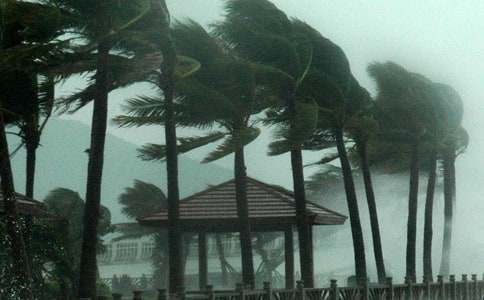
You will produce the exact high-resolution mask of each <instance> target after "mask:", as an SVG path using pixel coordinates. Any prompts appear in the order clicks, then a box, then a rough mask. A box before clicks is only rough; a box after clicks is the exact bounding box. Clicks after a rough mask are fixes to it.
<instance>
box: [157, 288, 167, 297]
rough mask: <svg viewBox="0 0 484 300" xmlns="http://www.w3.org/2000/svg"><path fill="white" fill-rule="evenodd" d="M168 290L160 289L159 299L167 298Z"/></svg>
mask: <svg viewBox="0 0 484 300" xmlns="http://www.w3.org/2000/svg"><path fill="white" fill-rule="evenodd" d="M167 298H168V297H167V295H166V290H165V289H158V300H167Z"/></svg>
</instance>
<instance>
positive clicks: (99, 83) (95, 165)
mask: <svg viewBox="0 0 484 300" xmlns="http://www.w3.org/2000/svg"><path fill="white" fill-rule="evenodd" d="M47 2H48V3H50V4H52V5H54V6H57V7H61V8H63V9H64V10H65V11H68V12H69V14H71V15H72V16H73V19H74V20H75V22H74V23H73V24H72V26H71V27H72V28H73V29H74V30H76V31H77V33H78V34H79V35H80V36H82V37H83V38H85V39H86V40H87V41H88V44H87V45H83V46H81V47H80V49H78V50H77V51H78V53H79V55H80V56H81V57H83V56H84V57H85V56H89V59H90V61H89V62H88V63H83V62H81V63H78V65H76V63H73V64H70V65H68V66H66V67H64V69H66V70H67V71H71V72H83V71H92V70H95V72H96V74H95V77H94V84H90V85H89V86H88V88H86V89H85V90H83V91H81V92H79V93H76V94H75V95H74V96H72V97H69V98H68V99H67V100H66V101H65V102H66V103H67V104H70V103H72V102H75V101H78V102H79V103H80V105H81V106H82V105H84V104H86V103H88V102H89V101H90V100H93V102H94V105H93V106H94V107H93V117H92V130H91V145H90V151H89V163H88V172H87V173H88V175H87V187H86V207H85V209H86V213H85V214H84V218H85V220H84V221H85V222H84V224H85V230H84V231H83V251H82V255H81V266H80V279H79V280H80V283H79V296H80V297H92V298H95V297H96V273H97V272H96V271H97V267H96V265H97V262H96V248H97V238H96V237H97V223H98V221H99V208H100V195H101V183H102V169H103V161H104V143H105V134H106V123H107V100H108V93H109V91H111V90H112V89H114V88H116V87H119V86H120V85H126V84H129V83H132V82H133V81H132V80H127V79H126V78H123V76H119V75H118V76H116V75H117V74H116V73H115V71H116V68H114V67H113V66H114V65H116V66H117V67H122V65H121V64H122V63H123V62H126V61H127V60H129V59H128V58H126V55H119V56H117V57H116V59H114V57H113V56H112V55H111V53H110V51H111V50H112V49H113V48H114V47H118V49H119V48H121V49H123V46H125V45H126V44H128V45H129V46H132V43H128V42H126V40H128V41H129V40H130V38H132V36H133V33H132V32H130V31H129V30H131V29H132V27H134V26H135V25H137V22H138V21H140V20H141V19H142V18H143V17H144V16H145V15H146V11H147V9H146V7H147V3H146V1H143V0H140V1H122V3H121V2H119V1H95V0H90V1H82V2H79V1H72V0H49V1H47ZM139 37H141V35H139V36H138V38H139ZM146 45H148V44H147V43H146V44H145V46H146ZM124 49H126V48H124ZM130 49H131V50H132V51H131V53H132V52H133V51H134V49H133V48H130ZM135 54H136V52H135ZM134 57H137V55H134ZM92 61H94V62H92ZM79 65H80V66H79ZM148 70H149V71H151V70H152V69H148ZM64 71H65V70H64ZM117 71H118V73H119V69H117ZM124 73H126V72H124ZM132 73H136V75H135V76H138V78H139V75H140V74H138V72H136V71H134V72H132ZM120 77H121V78H120ZM117 79H121V80H119V81H117V82H116V81H115V80H117ZM114 82H116V84H113V83H114Z"/></svg>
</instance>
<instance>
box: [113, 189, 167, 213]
mask: <svg viewBox="0 0 484 300" xmlns="http://www.w3.org/2000/svg"><path fill="white" fill-rule="evenodd" d="M119 203H120V204H121V205H123V208H122V213H123V214H124V215H126V216H127V217H129V218H131V219H136V218H138V217H141V216H143V215H146V214H148V213H150V212H155V211H159V210H161V209H162V208H166V207H167V201H166V196H165V194H164V193H163V192H162V191H161V190H160V189H159V188H158V187H157V186H155V185H153V184H150V183H146V182H143V181H141V180H135V182H134V186H133V187H127V188H126V189H125V191H124V193H123V194H121V195H120V196H119Z"/></svg>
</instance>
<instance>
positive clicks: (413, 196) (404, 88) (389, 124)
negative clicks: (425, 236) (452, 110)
mask: <svg viewBox="0 0 484 300" xmlns="http://www.w3.org/2000/svg"><path fill="white" fill-rule="evenodd" d="M368 71H369V73H370V75H371V76H372V77H373V78H374V79H375V81H376V83H377V86H378V89H379V94H378V97H377V99H376V105H377V107H378V110H379V114H378V117H379V122H380V123H381V126H380V128H382V129H385V131H386V132H383V133H382V135H383V136H384V137H385V138H391V139H393V140H394V141H400V142H404V143H406V144H407V145H408V146H409V148H410V150H409V151H410V158H409V170H410V184H409V198H408V199H409V200H408V222H407V252H406V276H407V277H408V278H410V279H411V280H413V281H415V280H416V236H417V235H416V234H417V208H418V183H419V168H420V165H421V161H420V158H421V156H422V153H423V141H425V139H426V133H427V132H428V131H431V130H432V128H434V127H435V126H437V125H436V124H437V123H436V119H435V108H436V107H437V101H438V98H437V97H436V96H435V93H434V90H433V87H432V82H431V81H430V80H428V79H427V78H425V77H424V76H422V75H420V74H416V73H411V72H408V71H407V70H405V69H404V68H403V67H401V66H399V65H397V64H395V63H392V62H387V63H374V64H371V65H370V66H369V67H368Z"/></svg>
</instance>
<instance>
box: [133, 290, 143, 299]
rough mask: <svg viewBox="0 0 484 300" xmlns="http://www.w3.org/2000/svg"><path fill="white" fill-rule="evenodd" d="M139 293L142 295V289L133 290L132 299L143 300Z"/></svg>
mask: <svg viewBox="0 0 484 300" xmlns="http://www.w3.org/2000/svg"><path fill="white" fill-rule="evenodd" d="M141 295H143V292H142V291H133V300H143V298H142V297H141Z"/></svg>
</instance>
